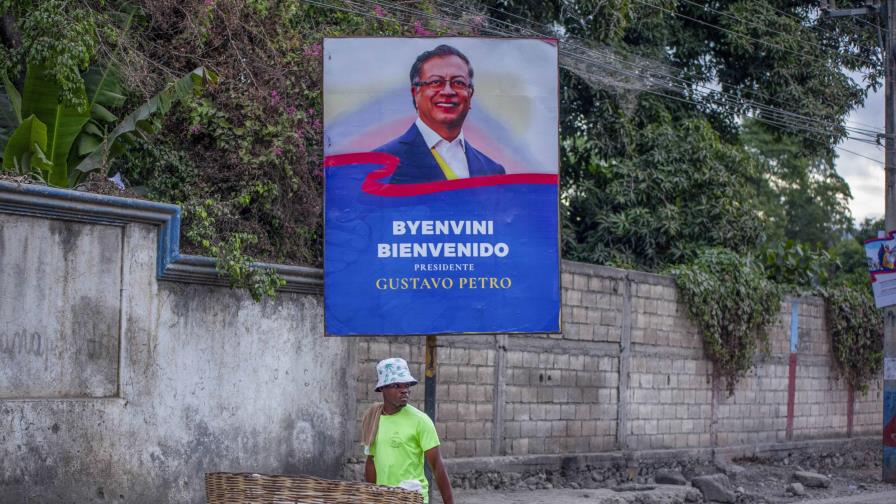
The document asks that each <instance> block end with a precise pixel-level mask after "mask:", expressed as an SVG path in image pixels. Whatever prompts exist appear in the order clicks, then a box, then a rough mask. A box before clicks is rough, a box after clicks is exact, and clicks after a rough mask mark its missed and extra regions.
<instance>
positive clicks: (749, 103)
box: [405, 0, 882, 138]
mask: <svg viewBox="0 0 896 504" xmlns="http://www.w3.org/2000/svg"><path fill="white" fill-rule="evenodd" d="M437 1H439V3H441V4H442V5H448V6H449V7H451V8H456V7H455V6H454V4H452V3H450V2H447V1H445V0H437ZM405 10H407V9H405ZM411 10H413V9H411ZM493 10H498V11H499V12H502V13H504V14H507V15H510V16H513V17H516V18H519V19H523V20H525V18H522V17H521V16H517V15H515V14H513V13H509V12H506V11H500V9H493ZM466 12H467V13H475V11H470V10H466ZM486 17H487V18H488V19H491V20H494V21H496V22H499V23H502V24H504V25H507V26H510V27H513V28H515V29H517V30H519V31H520V32H523V33H532V34H536V35H539V36H544V35H545V34H544V33H542V32H538V31H535V30H532V29H529V28H526V27H521V26H519V25H514V24H512V23H508V22H506V21H501V20H497V19H495V18H492V17H488V16H486ZM498 33H504V34H511V35H513V34H516V33H513V32H511V33H508V32H501V31H498ZM570 38H572V39H576V37H570ZM567 45H570V44H567ZM573 48H574V49H576V50H579V51H586V52H587V51H593V52H594V53H596V54H597V55H598V56H605V57H608V58H610V59H613V60H616V61H619V62H620V63H623V64H626V65H630V66H633V67H636V68H638V69H643V70H645V71H646V72H648V73H649V74H651V75H659V76H661V77H664V78H667V79H673V80H676V81H680V82H683V83H685V84H687V85H690V86H692V87H694V88H701V89H705V90H711V89H712V88H710V87H709V86H707V85H705V84H701V83H698V82H696V81H692V80H688V79H685V78H683V77H679V76H677V75H672V74H669V73H664V72H661V71H657V70H656V69H655V68H654V67H657V66H659V67H665V68H667V69H672V71H676V69H674V68H673V67H670V66H668V65H665V64H664V63H662V62H658V61H655V60H653V61H648V65H641V64H638V63H637V62H633V61H630V60H625V59H623V58H620V57H619V56H617V55H614V54H613V53H612V52H608V53H603V52H601V51H600V50H597V49H590V48H587V47H585V46H584V45H579V46H575V45H573ZM561 52H562V50H561ZM570 55H576V54H575V53H570ZM639 58H640V57H639ZM670 86H672V87H674V86H675V84H670ZM682 88H684V87H683V86H682ZM739 90H740V91H745V92H749V93H750V94H754V95H757V96H760V97H763V98H766V99H768V100H770V101H774V102H777V103H780V104H782V105H785V103H784V102H783V101H781V100H780V99H777V98H774V97H771V96H768V95H765V94H764V93H761V92H758V91H756V90H752V89H744V88H739ZM718 92H719V93H722V94H724V95H726V97H728V98H729V99H731V100H738V101H740V100H743V98H742V97H740V96H738V95H734V94H731V93H727V92H724V91H718ZM704 94H705V93H704ZM745 105H746V106H747V107H750V108H754V109H757V110H765V111H768V110H774V111H775V113H783V114H787V115H792V116H793V117H795V118H798V119H801V120H807V121H813V122H826V123H827V125H829V126H831V127H833V128H841V127H843V128H845V129H846V130H847V131H852V132H854V133H856V134H864V135H867V136H871V137H875V138H876V137H877V135H878V134H880V133H882V131H881V130H879V129H875V130H866V129H862V128H851V127H849V126H842V125H840V124H839V123H835V122H828V121H823V120H820V119H817V118H811V117H808V116H804V115H801V114H796V113H794V112H789V111H786V110H783V109H774V108H772V107H769V106H767V105H763V104H760V103H756V102H753V101H747V102H745ZM855 124H858V125H862V124H861V123H858V122H855ZM864 126H870V127H872V128H873V127H874V126H872V125H864Z"/></svg>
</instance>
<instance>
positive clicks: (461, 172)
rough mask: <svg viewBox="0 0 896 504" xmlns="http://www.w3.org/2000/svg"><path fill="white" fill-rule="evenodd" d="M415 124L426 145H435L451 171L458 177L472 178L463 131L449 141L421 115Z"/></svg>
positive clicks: (431, 146)
mask: <svg viewBox="0 0 896 504" xmlns="http://www.w3.org/2000/svg"><path fill="white" fill-rule="evenodd" d="M414 124H416V125H417V129H419V130H420V134H422V135H423V141H424V142H426V146H427V147H429V148H430V149H432V148H433V147H435V149H436V152H438V153H439V155H440V156H442V159H443V160H444V161H445V163H446V164H447V165H448V167H449V168H451V171H453V172H454V174H455V175H457V178H470V168H469V167H468V166H467V155H466V149H467V146H466V144H465V142H464V132H463V131H461V132H460V135H457V138H455V139H454V141H452V142H449V141H448V140H445V139H444V138H442V137H441V136H439V134H438V133H436V132H435V131H433V130H432V128H430V127H429V126H427V125H426V123H424V122H423V120H422V119H420V118H419V117H418V118H417V121H416V122H415V123H414Z"/></svg>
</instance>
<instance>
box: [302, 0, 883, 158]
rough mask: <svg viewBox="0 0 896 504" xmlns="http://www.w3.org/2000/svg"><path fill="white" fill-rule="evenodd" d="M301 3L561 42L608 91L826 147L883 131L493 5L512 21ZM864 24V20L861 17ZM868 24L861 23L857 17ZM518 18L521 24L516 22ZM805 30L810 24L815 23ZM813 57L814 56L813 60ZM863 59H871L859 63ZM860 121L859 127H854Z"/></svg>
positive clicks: (404, 8)
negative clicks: (717, 112)
mask: <svg viewBox="0 0 896 504" xmlns="http://www.w3.org/2000/svg"><path fill="white" fill-rule="evenodd" d="M635 1H636V2H638V3H639V4H642V5H644V6H647V7H651V8H655V9H658V10H660V11H662V12H666V13H668V14H670V15H674V16H676V17H679V18H682V19H684V20H688V21H690V22H696V23H700V24H703V25H706V26H708V27H710V28H713V29H717V30H720V31H722V32H724V33H727V34H729V35H731V36H737V37H743V38H745V39H748V40H750V41H752V42H755V43H758V44H762V45H764V46H768V47H770V48H774V49H776V50H781V51H784V52H792V53H794V54H798V55H799V56H801V57H804V58H809V59H817V58H814V57H812V56H809V55H807V54H806V53H805V52H799V51H795V50H793V49H789V48H785V47H782V46H780V45H777V44H774V43H771V42H768V41H763V40H760V39H756V38H755V37H750V36H748V35H744V34H741V33H737V32H734V31H731V30H728V29H726V28H724V27H721V26H717V25H714V24H711V23H708V22H706V21H703V20H699V19H696V18H693V17H691V16H686V15H684V14H681V13H677V12H675V11H673V10H670V9H666V8H665V7H662V6H661V5H658V4H656V3H653V0H635ZM682 1H683V2H685V3H687V4H691V5H695V6H698V7H702V8H705V9H707V10H709V11H712V12H714V13H717V14H719V15H724V16H726V17H730V18H733V19H736V20H739V21H742V22H746V23H748V24H754V25H755V23H753V22H751V21H748V20H744V19H743V18H740V17H738V16H735V15H733V14H730V13H724V12H721V11H718V10H716V9H712V8H711V7H708V6H703V5H700V4H697V3H695V2H692V1H690V0H682ZM306 3H309V4H312V5H316V6H319V7H323V8H329V9H335V10H340V11H345V12H351V13H354V14H358V15H361V16H366V17H371V18H378V19H382V20H388V21H392V22H395V23H398V24H401V25H404V26H408V27H413V26H415V24H414V23H412V22H410V21H408V20H405V19H401V18H399V17H396V16H389V15H388V14H386V13H385V12H384V11H383V10H382V8H379V9H377V10H374V6H380V7H387V8H388V9H389V10H390V11H391V12H394V13H398V14H402V15H406V16H410V17H414V18H418V19H420V18H422V19H429V20H431V21H435V22H437V23H439V24H440V25H442V26H443V27H445V28H447V29H449V30H450V29H452V28H454V29H459V30H467V31H474V32H477V33H480V34H482V35H491V36H499V37H513V36H531V37H549V38H557V39H560V40H561V45H560V49H559V56H560V62H559V64H560V67H561V68H564V69H566V70H568V71H570V72H573V73H574V74H576V75H577V76H579V77H580V78H582V79H584V80H585V81H586V82H588V83H589V84H591V85H592V86H595V87H599V88H602V89H608V90H612V91H624V92H632V91H634V92H645V93H650V94H653V95H656V96H660V97H663V98H666V99H671V100H677V101H681V102H685V103H688V104H692V105H695V106H698V107H701V106H709V107H715V108H718V109H721V110H725V111H728V112H731V113H734V114H736V115H738V116H741V117H751V118H752V119H754V120H756V121H758V122H761V123H764V124H767V125H770V126H773V127H776V128H780V129H782V130H786V131H790V132H794V133H798V134H801V135H803V136H805V137H806V138H809V139H810V140H813V141H817V142H820V143H823V144H825V145H827V144H829V139H831V138H837V137H840V138H844V139H851V140H855V141H859V142H864V143H868V144H872V145H878V146H879V139H880V138H881V136H882V135H883V131H881V130H880V129H879V128H876V127H873V126H868V125H863V124H860V123H855V124H857V125H858V126H850V125H843V124H840V123H839V122H837V121H836V119H835V118H828V119H823V118H819V117H812V116H808V115H805V114H800V113H798V112H794V111H791V110H787V109H784V108H781V107H777V106H771V105H767V104H764V103H760V102H758V101H755V100H751V99H746V98H744V97H742V96H738V95H737V94H734V93H731V92H725V91H722V90H719V89H714V88H713V87H712V86H711V85H709V84H706V83H702V82H697V81H695V80H692V79H688V78H686V77H682V76H681V75H680V71H679V70H678V69H676V68H675V67H673V66H671V65H668V64H666V63H664V62H661V61H657V60H654V59H651V58H647V57H644V56H640V55H636V54H633V53H631V52H628V51H623V50H621V49H619V48H615V47H609V46H602V47H601V46H594V45H593V44H592V43H590V42H588V41H586V40H583V39H581V38H578V37H575V36H573V35H570V34H568V33H564V32H562V31H561V30H557V29H551V27H547V28H545V27H537V26H534V25H533V23H531V22H530V21H529V20H527V19H525V18H523V17H521V16H518V15H515V14H512V13H508V12H506V11H502V10H500V9H493V11H494V12H497V13H500V14H501V15H503V16H505V17H507V18H512V19H515V20H517V22H510V21H506V20H501V19H497V18H495V17H492V16H489V15H487V14H483V13H481V12H479V11H476V10H472V9H470V8H467V7H463V6H462V5H458V4H457V3H456V2H449V1H447V0H436V4H438V5H439V7H440V9H442V10H443V11H444V12H447V13H450V14H451V16H450V17H449V16H447V15H445V14H442V13H438V12H436V13H433V12H426V11H423V10H420V9H416V8H414V7H412V6H410V5H408V4H407V3H399V2H394V1H370V0H306ZM781 14H782V15H787V16H789V17H792V18H793V19H795V20H797V21H800V22H802V21H801V20H799V18H796V17H794V16H791V15H789V14H787V13H784V12H781ZM863 21H864V20H863ZM865 22H866V23H868V22H867V21H865ZM522 23H525V24H522ZM764 28H766V29H767V30H770V32H775V33H779V34H780V32H779V31H776V30H773V29H771V28H767V27H764ZM813 28H818V27H817V26H815V27H813ZM806 42H808V43H809V45H815V46H817V45H818V44H817V43H815V42H812V41H806ZM819 61H820V60H819ZM864 62H865V63H869V64H870V63H871V62H870V61H867V60H865V61H864ZM741 91H743V92H744V94H750V95H752V96H755V97H757V98H760V99H764V100H765V101H767V102H773V103H777V104H780V105H782V106H783V105H786V104H785V103H783V102H782V101H781V100H779V99H777V98H774V97H770V96H768V95H766V94H763V93H761V92H759V91H756V90H753V89H744V90H741ZM860 126H865V127H860ZM834 147H835V148H836V149H838V150H841V151H843V152H847V153H850V154H853V155H856V156H859V157H863V158H865V159H869V160H871V161H874V162H876V163H879V164H881V165H882V164H883V162H882V161H880V160H878V159H874V158H871V157H868V156H865V155H863V154H860V153H857V152H854V151H851V150H848V149H845V148H843V147H841V146H839V145H835V146H834Z"/></svg>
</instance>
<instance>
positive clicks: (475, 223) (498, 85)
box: [323, 38, 560, 335]
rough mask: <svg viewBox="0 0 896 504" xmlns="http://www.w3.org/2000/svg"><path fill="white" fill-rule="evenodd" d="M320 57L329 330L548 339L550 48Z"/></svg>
mask: <svg viewBox="0 0 896 504" xmlns="http://www.w3.org/2000/svg"><path fill="white" fill-rule="evenodd" d="M323 58H324V165H325V166H324V175H325V176H324V186H325V187H324V188H325V191H324V207H325V216H324V235H325V236H324V242H325V252H324V307H325V308H324V311H325V316H324V318H325V325H326V332H327V334H329V335H362V334H395V335H403V334H407V335H415V334H445V333H497V332H502V333H507V332H541V333H544V332H557V331H559V324H560V282H559V277H560V275H559V268H560V262H559V261H560V258H559V222H558V213H559V212H558V207H559V190H558V187H559V186H558V182H559V180H558V172H559V142H558V137H557V125H558V105H557V104H558V75H557V43H556V41H555V40H548V39H481V38H336V39H325V40H324V50H323ZM408 98H410V100H408ZM409 101H410V103H409Z"/></svg>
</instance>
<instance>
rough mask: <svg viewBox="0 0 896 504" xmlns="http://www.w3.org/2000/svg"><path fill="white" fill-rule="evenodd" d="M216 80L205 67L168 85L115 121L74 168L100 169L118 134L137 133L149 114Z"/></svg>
mask: <svg viewBox="0 0 896 504" xmlns="http://www.w3.org/2000/svg"><path fill="white" fill-rule="evenodd" d="M216 82H218V74H216V73H215V72H214V71H212V70H208V69H206V68H204V67H199V68H196V69H195V70H193V71H192V72H190V73H188V74H186V75H184V76H183V77H181V78H180V79H178V80H177V81H176V82H173V83H171V84H169V85H168V87H166V88H165V89H163V90H162V91H161V92H160V93H159V94H157V95H155V96H153V97H152V98H150V99H149V100H148V101H147V102H146V103H144V104H143V105H140V106H139V107H138V108H137V110H135V111H133V112H131V113H130V114H128V115H127V116H125V118H124V119H122V120H121V122H120V123H118V126H116V127H115V129H113V130H112V131H111V132H109V134H108V135H106V138H105V139H104V140H103V142H102V143H101V144H100V146H99V147H98V148H96V149H95V150H94V151H93V152H92V153H91V154H90V155H89V156H87V157H86V158H84V160H83V161H81V163H80V164H78V166H77V169H78V170H79V171H81V172H85V173H87V172H91V171H93V170H97V169H100V168H101V167H102V166H103V164H104V163H105V161H106V156H107V155H108V152H109V151H110V149H111V148H112V146H113V145H114V144H115V142H116V141H117V140H118V139H119V137H121V136H122V135H126V134H129V133H136V132H137V131H138V130H139V129H140V128H143V127H144V126H145V125H146V124H147V122H148V121H150V120H151V119H152V116H154V115H156V114H160V115H161V114H165V113H167V112H168V111H169V110H170V109H171V106H172V105H173V104H174V102H175V101H177V100H180V99H182V98H184V97H186V96H187V95H189V94H190V93H193V92H197V93H198V92H199V91H201V90H202V89H203V88H205V86H206V85H207V84H209V83H216Z"/></svg>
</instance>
